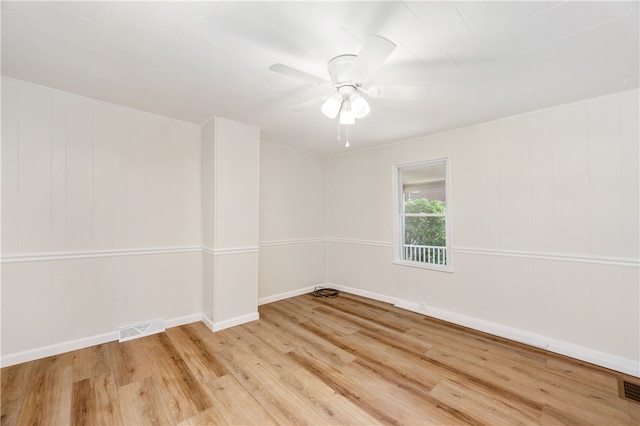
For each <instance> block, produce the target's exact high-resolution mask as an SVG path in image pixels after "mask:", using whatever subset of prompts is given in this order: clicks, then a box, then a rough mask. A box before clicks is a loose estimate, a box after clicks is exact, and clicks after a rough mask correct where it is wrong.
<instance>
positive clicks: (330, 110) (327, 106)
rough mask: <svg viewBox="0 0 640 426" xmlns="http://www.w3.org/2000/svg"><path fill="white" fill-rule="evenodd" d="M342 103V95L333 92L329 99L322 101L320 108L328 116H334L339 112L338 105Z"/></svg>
mask: <svg viewBox="0 0 640 426" xmlns="http://www.w3.org/2000/svg"><path fill="white" fill-rule="evenodd" d="M341 105H342V95H341V94H340V93H334V94H333V96H331V97H330V98H329V99H327V100H326V101H324V103H323V104H322V106H321V107H320V110H321V111H322V113H323V114H324V115H326V116H327V117H329V118H336V117H337V116H338V113H339V112H340V106H341Z"/></svg>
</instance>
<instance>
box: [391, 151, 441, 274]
mask: <svg viewBox="0 0 640 426" xmlns="http://www.w3.org/2000/svg"><path fill="white" fill-rule="evenodd" d="M443 161H444V170H445V171H444V178H445V196H446V200H447V202H446V205H447V207H446V210H445V232H446V238H445V240H446V249H445V250H446V259H447V264H446V265H444V266H443V265H438V264H434V263H427V262H416V261H412V260H405V259H404V252H403V247H404V217H405V215H404V214H403V213H401V211H402V208H403V204H404V198H403V197H404V195H403V191H402V180H401V178H400V173H401V171H402V169H404V168H410V167H416V166H420V165H428V164H433V163H439V162H443ZM392 173H393V205H394V207H393V236H394V238H393V246H394V247H393V248H394V259H393V263H395V264H398V265H404V266H412V267H417V268H425V269H433V270H437V271H443V272H453V256H452V253H451V241H452V240H451V230H452V228H453V226H452V223H451V222H452V220H451V218H452V216H453V215H452V211H453V210H452V204H453V203H452V202H451V159H450V158H449V156H444V157H437V158H432V159H428V160H421V161H414V162H411V163H402V164H394V165H393V171H392ZM424 216H428V215H427V214H424Z"/></svg>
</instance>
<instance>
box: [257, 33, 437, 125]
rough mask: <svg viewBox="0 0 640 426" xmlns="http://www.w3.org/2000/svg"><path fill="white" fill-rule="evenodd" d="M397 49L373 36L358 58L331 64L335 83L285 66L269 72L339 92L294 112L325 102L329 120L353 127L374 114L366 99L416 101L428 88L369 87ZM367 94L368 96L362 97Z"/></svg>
mask: <svg viewBox="0 0 640 426" xmlns="http://www.w3.org/2000/svg"><path fill="white" fill-rule="evenodd" d="M395 48H396V45H395V44H394V43H393V42H391V41H390V40H387V39H386V38H384V37H381V36H379V35H375V34H372V35H370V36H369V37H368V38H367V40H366V42H365V44H364V45H363V46H362V49H361V50H360V53H359V54H358V55H351V54H348V55H340V56H336V57H335V58H333V59H331V60H330V61H329V64H328V65H327V69H328V71H329V76H330V77H331V81H328V80H324V79H322V78H320V77H316V76H315V75H312V74H308V73H306V72H304V71H301V70H298V69H296V68H292V67H290V66H288V65H283V64H274V65H271V66H270V67H269V70H271V71H274V72H277V73H280V74H283V75H286V76H288V77H293V78H296V79H298V80H302V81H306V82H308V83H313V84H319V85H326V86H330V87H333V88H334V89H335V93H334V94H333V95H331V96H329V97H326V96H323V97H320V98H316V99H312V100H310V101H307V102H304V103H302V104H299V105H296V106H294V107H291V108H290V109H292V110H301V109H304V108H305V107H307V106H309V105H312V104H315V103H316V102H318V101H321V100H322V101H324V102H323V103H322V106H321V107H320V109H321V111H322V113H323V114H324V115H325V116H327V117H328V118H331V119H333V118H336V117H338V115H339V116H340V124H353V123H355V120H356V119H360V118H364V117H366V116H367V115H368V114H369V112H370V111H371V107H370V106H369V103H368V102H367V100H366V99H365V96H366V97H369V98H381V99H382V98H385V99H415V98H416V93H417V91H416V89H417V88H420V87H424V86H367V84H366V83H367V81H368V79H369V78H371V76H373V74H374V73H375V72H376V70H377V69H378V68H379V67H380V66H381V65H382V64H383V63H384V61H386V60H387V58H388V57H389V56H390V55H391V53H393V51H394V50H395ZM363 94H364V95H365V96H362V95H363Z"/></svg>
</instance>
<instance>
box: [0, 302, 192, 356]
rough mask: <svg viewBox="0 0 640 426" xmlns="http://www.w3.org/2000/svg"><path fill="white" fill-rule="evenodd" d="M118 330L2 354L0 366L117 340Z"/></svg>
mask: <svg viewBox="0 0 640 426" xmlns="http://www.w3.org/2000/svg"><path fill="white" fill-rule="evenodd" d="M202 317H203V316H202V315H201V314H192V315H186V316H183V317H179V318H172V319H169V320H166V321H165V326H166V328H171V327H177V326H179V325H184V324H189V323H192V322H198V321H201V320H202ZM118 337H119V334H118V331H117V330H116V331H110V332H108V333H103V334H98V335H95V336H89V337H83V338H81V339H76V340H70V341H68V342H62V343H56V344H53V345H48V346H43V347H41V348H35V349H29V350H26V351H22V352H16V353H13V354H7V355H3V356H2V358H1V359H0V366H2V367H9V366H11V365H16V364H21V363H23V362H28V361H34V360H36V359H41V358H46V357H48V356H54V355H59V354H63V353H65V352H69V351H75V350H78V349H84V348H89V347H91V346H95V345H101V344H103V343H109V342H114V341H118Z"/></svg>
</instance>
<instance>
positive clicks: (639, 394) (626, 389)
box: [619, 379, 640, 402]
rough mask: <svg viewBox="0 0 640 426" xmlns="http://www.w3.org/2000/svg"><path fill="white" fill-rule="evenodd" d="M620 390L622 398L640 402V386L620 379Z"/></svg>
mask: <svg viewBox="0 0 640 426" xmlns="http://www.w3.org/2000/svg"><path fill="white" fill-rule="evenodd" d="M619 390H620V397H621V398H624V399H629V400H631V401H635V402H640V384H638V383H633V382H629V381H627V380H623V379H620V381H619Z"/></svg>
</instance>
